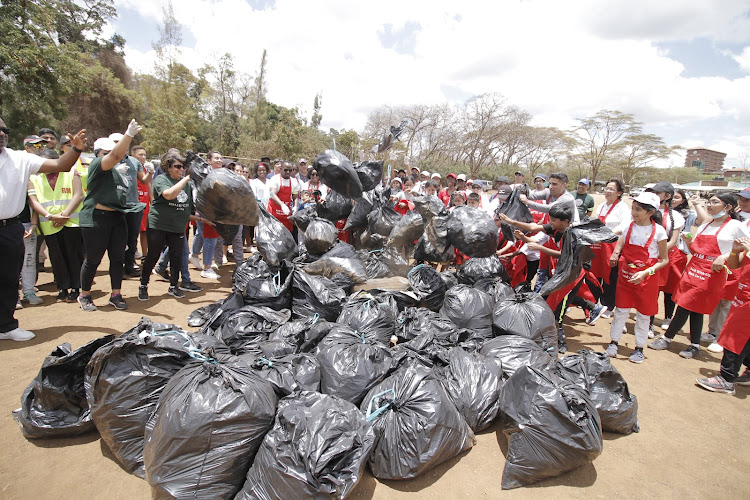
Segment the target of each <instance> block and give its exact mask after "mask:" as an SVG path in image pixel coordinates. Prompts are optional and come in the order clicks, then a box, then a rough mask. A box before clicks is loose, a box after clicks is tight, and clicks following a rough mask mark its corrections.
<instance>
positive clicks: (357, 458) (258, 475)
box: [235, 391, 375, 500]
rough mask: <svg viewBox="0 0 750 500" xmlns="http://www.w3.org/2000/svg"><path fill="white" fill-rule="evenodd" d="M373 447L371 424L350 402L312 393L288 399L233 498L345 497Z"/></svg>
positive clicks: (354, 483)
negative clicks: (240, 487) (245, 478)
mask: <svg viewBox="0 0 750 500" xmlns="http://www.w3.org/2000/svg"><path fill="white" fill-rule="evenodd" d="M374 443H375V434H374V432H373V430H372V426H371V425H370V424H369V423H368V422H367V420H366V419H365V417H364V415H362V412H360V411H359V409H358V408H357V407H356V406H354V405H352V404H351V403H349V402H348V401H345V400H343V399H341V398H337V397H335V396H329V395H326V394H320V393H318V392H310V391H304V392H300V393H296V394H293V395H291V396H288V397H286V398H284V399H282V400H281V401H279V406H278V410H277V412H276V419H275V422H274V425H273V427H272V428H271V430H270V431H269V432H268V434H266V437H265V439H264V440H263V443H262V444H261V446H260V449H259V450H258V454H257V455H256V457H255V461H254V462H253V465H252V467H250V470H249V471H248V473H247V480H246V481H245V485H244V486H243V488H242V491H240V492H239V493H238V494H237V496H236V497H235V499H236V500H250V499H257V498H262V499H272V498H278V499H282V498H283V499H295V500H301V499H319V498H346V497H347V496H348V495H349V493H351V491H352V490H353V489H354V486H355V485H356V484H357V482H358V481H359V479H360V477H362V470H363V468H364V466H365V463H366V462H367V457H368V456H369V455H370V452H371V450H372V448H373V446H374Z"/></svg>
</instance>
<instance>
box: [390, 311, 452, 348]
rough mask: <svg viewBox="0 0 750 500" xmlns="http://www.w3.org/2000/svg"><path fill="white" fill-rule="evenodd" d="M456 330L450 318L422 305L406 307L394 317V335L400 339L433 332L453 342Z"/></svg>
mask: <svg viewBox="0 0 750 500" xmlns="http://www.w3.org/2000/svg"><path fill="white" fill-rule="evenodd" d="M458 330H459V328H458V326H456V324H455V323H453V321H451V320H450V319H448V318H446V317H445V316H443V315H442V314H440V313H437V312H433V311H431V310H429V309H425V308H423V307H406V308H405V309H404V310H403V311H402V312H401V313H400V314H399V315H398V318H397V319H396V336H397V337H398V338H399V340H400V341H403V340H411V339H413V338H415V337H418V336H420V335H423V334H426V333H433V334H435V335H436V336H437V337H439V338H440V339H443V340H446V341H452V342H454V341H456V339H457V334H458ZM454 345H455V344H454Z"/></svg>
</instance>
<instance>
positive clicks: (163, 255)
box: [156, 237, 192, 283]
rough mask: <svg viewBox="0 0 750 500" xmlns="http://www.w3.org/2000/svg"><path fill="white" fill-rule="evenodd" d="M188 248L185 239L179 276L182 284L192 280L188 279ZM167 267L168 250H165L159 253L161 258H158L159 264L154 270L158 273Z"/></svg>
mask: <svg viewBox="0 0 750 500" xmlns="http://www.w3.org/2000/svg"><path fill="white" fill-rule="evenodd" d="M189 248H190V246H189V245H188V242H187V237H185V248H183V250H182V262H181V265H180V274H181V275H182V282H183V283H189V282H191V281H192V280H191V279H190V270H189V269H188V257H189V255H188V254H189ZM168 266H169V248H165V249H164V251H163V252H162V253H161V257H160V258H159V263H158V264H157V265H156V269H158V270H159V271H162V272H163V271H166V270H167V267H168Z"/></svg>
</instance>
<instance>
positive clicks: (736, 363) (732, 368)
mask: <svg viewBox="0 0 750 500" xmlns="http://www.w3.org/2000/svg"><path fill="white" fill-rule="evenodd" d="M749 360H750V340H748V341H747V344H745V348H744V349H742V352H741V353H739V354H737V353H734V352H732V351H730V350H729V349H724V355H723V356H722V357H721V376H722V377H724V380H726V381H727V382H734V379H736V378H737V376H738V375H739V373H740V368H742V364H743V363H744V364H745V366H747V365H748V364H750V363H748V361H749ZM748 368H750V367H748Z"/></svg>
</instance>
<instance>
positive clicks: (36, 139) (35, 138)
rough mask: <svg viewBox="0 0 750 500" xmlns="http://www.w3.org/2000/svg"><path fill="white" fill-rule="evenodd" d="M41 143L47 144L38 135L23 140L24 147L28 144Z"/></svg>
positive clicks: (28, 136)
mask: <svg viewBox="0 0 750 500" xmlns="http://www.w3.org/2000/svg"><path fill="white" fill-rule="evenodd" d="M40 142H47V141H45V140H44V139H42V138H41V137H39V136H38V135H27V136H26V137H25V138H24V140H23V145H24V146H26V145H28V144H39V143H40Z"/></svg>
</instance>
